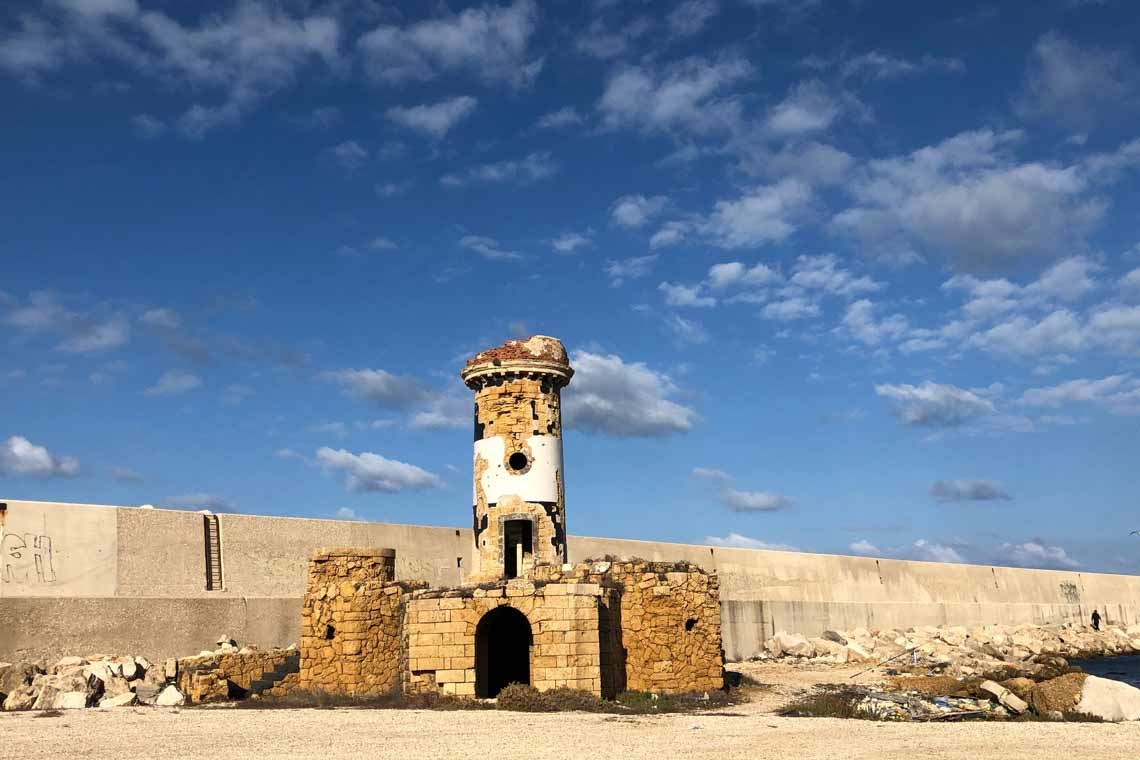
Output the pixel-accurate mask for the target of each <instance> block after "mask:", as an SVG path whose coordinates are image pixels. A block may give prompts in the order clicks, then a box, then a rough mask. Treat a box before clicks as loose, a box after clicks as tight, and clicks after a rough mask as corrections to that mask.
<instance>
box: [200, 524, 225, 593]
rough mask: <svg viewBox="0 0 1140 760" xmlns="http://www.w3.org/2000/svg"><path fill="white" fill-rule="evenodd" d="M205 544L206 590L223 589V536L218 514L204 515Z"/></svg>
mask: <svg viewBox="0 0 1140 760" xmlns="http://www.w3.org/2000/svg"><path fill="white" fill-rule="evenodd" d="M202 530H203V542H202V543H203V544H204V545H205V547H206V590H207V591H221V590H222V537H221V532H220V530H219V526H218V516H217V515H202Z"/></svg>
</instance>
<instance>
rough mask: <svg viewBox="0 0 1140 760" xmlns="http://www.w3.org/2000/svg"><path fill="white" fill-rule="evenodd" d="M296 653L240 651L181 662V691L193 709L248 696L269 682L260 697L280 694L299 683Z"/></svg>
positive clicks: (179, 688)
mask: <svg viewBox="0 0 1140 760" xmlns="http://www.w3.org/2000/svg"><path fill="white" fill-rule="evenodd" d="M297 658H298V653H297V651H296V650H288V649H271V650H267V651H264V652H262V651H240V652H233V653H229V654H212V655H208V656H204V657H184V658H182V659H180V660H178V666H177V669H178V677H177V679H176V684H177V686H178V690H179V691H180V692H182V694H183V695H184V696H185V697H186V701H187V702H188V703H190V704H192V705H197V704H204V703H206V702H220V701H223V700H226V699H234V698H239V697H244V696H246V695H247V694H248V693H249V692H250V690H251V688H254V687H255V686H256V685H257V684H258V683H259V681H261V680H263V679H265V678H267V677H268V678H269V679H271V681H272V685H269V684H265V688H264V689H257V691H258V693H262V694H266V693H277V692H274V691H273V690H274V689H275V688H276V689H277V690H278V691H283V690H284V688H283V687H284V686H287V685H288V684H289V683H291V682H293V681H295V680H296V667H297Z"/></svg>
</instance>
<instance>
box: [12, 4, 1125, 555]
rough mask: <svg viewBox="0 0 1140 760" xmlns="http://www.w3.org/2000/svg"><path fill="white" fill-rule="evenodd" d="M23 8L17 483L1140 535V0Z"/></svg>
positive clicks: (437, 508)
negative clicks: (519, 341)
mask: <svg viewBox="0 0 1140 760" xmlns="http://www.w3.org/2000/svg"><path fill="white" fill-rule="evenodd" d="M950 6H951V4H943V3H909V2H907V3H901V2H900V3H895V2H886V1H883V2H855V1H849V2H844V1H840V0H837V1H836V2H828V3H823V2H818V1H814V0H682V1H681V2H668V3H665V2H652V3H650V2H638V1H637V0H608V1H606V2H601V1H598V2H593V3H590V2H549V3H542V4H538V3H534V2H527V1H526V0H517V1H516V2H513V3H509V4H508V3H489V4H485V5H464V4H460V3H446V4H445V3H407V4H403V5H399V6H397V5H394V4H382V3H372V2H335V1H334V2H328V3H320V2H305V1H303V0H297V1H296V2H268V1H264V2H261V1H256V0H242V1H239V2H222V3H217V4H214V5H213V6H212V7H209V8H207V7H206V4H197V3H195V4H186V3H175V2H166V3H161V2H145V1H142V0H139V1H138V2H136V0H44V2H19V1H16V2H9V3H5V4H4V7H3V9H0V98H2V101H0V102H3V103H5V104H6V108H5V109H4V114H3V117H2V118H0V139H2V140H3V145H4V150H3V151H2V152H0V209H3V210H2V212H0V219H2V223H0V356H2V357H3V359H4V361H3V363H2V365H0V490H2V491H3V496H5V497H7V498H27V499H42V500H66V501H84V502H96V503H112V504H126V505H131V504H143V503H153V504H157V505H169V506H184V507H188V508H212V509H223V510H224V509H228V510H236V511H241V512H250V513H259V514H280V515H303V516H315V517H338V516H339V517H352V516H355V517H357V518H359V519H367V520H380V521H392V522H414V523H421V524H434V525H459V526H462V525H466V524H467V522H468V519H469V518H468V514H469V513H468V510H469V509H470V504H469V501H470V496H469V494H470V456H471V454H470V446H471V443H470V441H471V438H470V431H469V426H470V397H469V391H467V389H466V388H464V387H463V385H462V383H461V382H460V381H459V379H458V376H457V373H458V371H459V369H460V367H461V366H462V362H463V360H464V359H465V358H466V357H467V356H469V355H471V354H473V353H474V352H476V351H477V350H479V349H482V348H485V347H488V346H491V345H497V344H499V343H501V342H502V341H503V340H505V339H507V338H509V337H519V336H526V335H529V334H533V333H542V334H549V335H555V336H558V337H560V338H562V339H563V340H564V342H565V343H566V345H567V347H568V348H569V349H570V351H571V354H572V358H573V361H574V364H575V366H576V367H577V369H578V374H577V376H576V377H575V379H574V382H573V383H572V384H571V386H570V388H568V389H567V391H566V392H565V404H566V424H567V427H568V430H567V433H566V467H567V474H566V477H567V480H566V483H567V487H566V490H567V500H568V519H569V527H570V530H571V532H572V533H579V534H588V535H611V536H622V537H630V538H649V539H661V540H673V541H685V542H709V543H719V544H728V545H740V546H758V547H764V546H773V547H777V548H779V547H796V548H799V549H802V550H806V551H823V552H838V553H850V552H856V553H863V554H870V555H875V556H891V557H906V558H917V559H934V560H941V561H971V562H995V563H1002V564H1013V565H1025V566H1045V567H1064V568H1080V569H1086V570H1101V571H1110V572H1140V540H1137V538H1136V537H1135V536H1132V537H1129V535H1128V532H1129V531H1130V530H1135V529H1138V528H1140V509H1138V506H1140V505H1138V502H1137V492H1138V491H1140V475H1138V474H1137V468H1136V463H1137V462H1138V461H1140V446H1138V442H1140V437H1138V434H1137V433H1138V429H1140V427H1138V423H1140V230H1138V229H1137V227H1138V225H1137V221H1136V220H1137V218H1138V214H1137V209H1138V207H1140V204H1138V200H1140V179H1138V178H1140V73H1138V69H1137V65H1136V62H1137V59H1138V58H1140V50H1137V43H1136V40H1140V14H1137V13H1136V11H1135V8H1134V7H1132V4H1131V3H1129V2H1126V1H1125V0H1115V1H1113V0H1102V1H1101V2H1096V1H1093V0H1084V1H1078V0H1069V1H1067V2H1066V1H1064V0H1046V2H1034V3H1023V4H1016V3H1002V4H992V5H991V4H974V3H961V4H955V5H954V6H953V7H950Z"/></svg>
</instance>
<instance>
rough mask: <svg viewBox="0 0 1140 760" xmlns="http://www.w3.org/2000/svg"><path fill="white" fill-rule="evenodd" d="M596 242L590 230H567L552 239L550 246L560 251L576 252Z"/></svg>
mask: <svg viewBox="0 0 1140 760" xmlns="http://www.w3.org/2000/svg"><path fill="white" fill-rule="evenodd" d="M593 244H594V240H593V238H591V237H590V232H589V231H587V232H586V234H582V233H580V232H567V233H564V234H562V235H559V236H558V237H556V238H554V239H553V240H551V241H550V246H551V247H552V248H553V249H554V250H555V251H557V252H558V253H574V252H575V251H576V250H578V249H579V248H588V247H589V246H592V245H593Z"/></svg>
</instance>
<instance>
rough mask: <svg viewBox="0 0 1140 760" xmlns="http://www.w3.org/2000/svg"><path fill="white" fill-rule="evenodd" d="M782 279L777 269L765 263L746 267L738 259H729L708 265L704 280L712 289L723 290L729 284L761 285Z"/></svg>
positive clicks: (742, 285) (743, 285)
mask: <svg viewBox="0 0 1140 760" xmlns="http://www.w3.org/2000/svg"><path fill="white" fill-rule="evenodd" d="M783 279H784V278H783V276H781V275H780V273H779V271H778V270H776V269H773V268H772V267H769V266H768V265H766V264H755V265H753V266H751V267H748V266H746V265H745V264H743V263H741V262H739V261H729V262H726V263H723V264H713V265H712V266H711V267H709V273H708V276H707V277H706V279H705V282H706V283H707V284H708V286H709V287H710V288H712V289H713V290H723V289H725V288H728V287H730V286H740V287H763V286H765V285H772V284H774V283H778V282H782V281H783Z"/></svg>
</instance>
